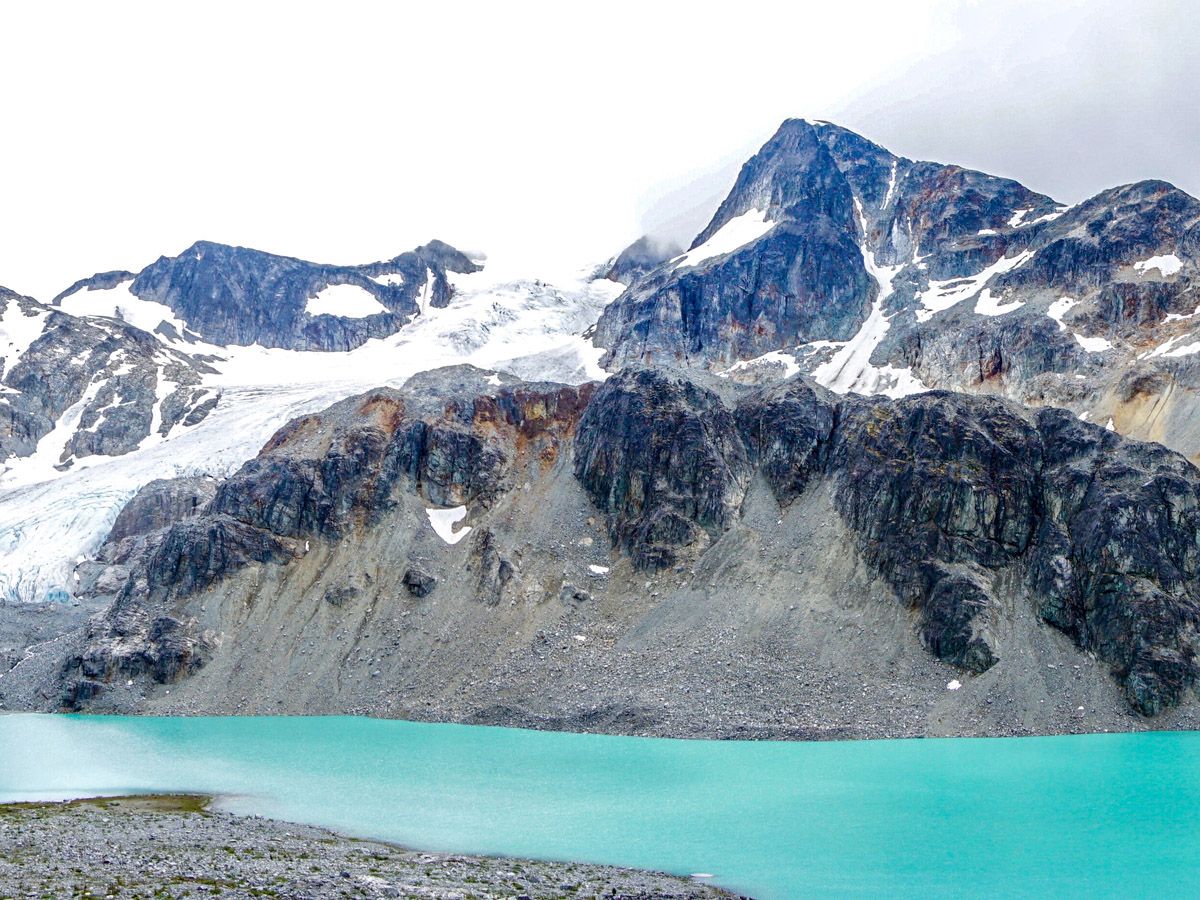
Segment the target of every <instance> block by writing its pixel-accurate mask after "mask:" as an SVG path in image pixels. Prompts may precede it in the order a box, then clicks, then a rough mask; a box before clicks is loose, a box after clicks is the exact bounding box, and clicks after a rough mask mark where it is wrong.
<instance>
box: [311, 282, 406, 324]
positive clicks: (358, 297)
mask: <svg viewBox="0 0 1200 900" xmlns="http://www.w3.org/2000/svg"><path fill="white" fill-rule="evenodd" d="M304 311H305V312H306V313H308V314H309V315H310V316H336V317H338V318H339V319H365V318H367V317H368V316H377V315H379V314H380V313H385V312H387V311H388V310H387V307H386V306H384V305H383V304H382V303H380V302H379V300H378V299H377V298H376V297H375V295H374V294H372V293H371V292H370V291H368V290H366V289H365V288H362V287H359V286H358V285H357V284H330V285H326V286H325V287H323V288H321V290H319V291H317V294H316V296H314V297H309V298H308V302H307V303H305V304H304Z"/></svg>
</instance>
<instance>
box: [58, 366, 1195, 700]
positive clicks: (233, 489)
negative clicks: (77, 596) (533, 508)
mask: <svg viewBox="0 0 1200 900" xmlns="http://www.w3.org/2000/svg"><path fill="white" fill-rule="evenodd" d="M593 392H594V395H593ZM569 448H573V467H574V473H575V476H576V478H577V479H578V482H579V483H580V484H581V485H582V487H583V488H584V490H585V491H586V492H587V494H588V496H590V497H591V499H592V500H593V502H594V503H595V505H596V506H597V507H598V508H599V510H600V511H601V512H602V513H603V514H604V517H605V522H606V525H607V529H608V533H609V535H610V536H611V539H612V542H613V544H614V545H615V546H616V547H618V548H620V549H621V550H622V551H623V552H624V553H626V554H628V556H629V558H630V560H631V562H632V564H633V566H634V567H635V568H636V569H642V570H646V571H648V572H651V573H653V572H656V571H660V570H664V569H670V568H674V571H676V572H680V571H685V570H686V569H687V568H688V567H689V566H694V565H696V564H697V562H698V560H699V559H700V558H702V557H703V556H704V554H705V553H706V551H707V550H708V549H709V548H710V547H712V546H713V545H714V543H715V542H717V541H720V540H721V539H722V536H723V535H725V534H726V533H727V532H729V531H730V530H732V529H735V528H741V527H744V526H743V525H742V524H741V520H742V514H743V513H742V507H743V503H744V500H745V498H746V497H747V495H748V491H749V490H750V488H751V485H752V483H753V482H754V481H755V479H758V478H761V479H763V480H765V483H766V485H767V486H768V489H769V491H770V492H771V494H773V495H774V498H775V500H776V501H777V502H778V504H779V505H780V506H781V507H785V508H786V507H788V506H789V505H790V504H792V503H795V502H797V501H798V500H799V499H800V498H802V497H803V496H805V494H806V492H808V491H811V490H814V489H816V487H817V486H819V485H822V484H824V485H828V486H829V487H830V488H831V490H832V497H833V507H834V509H835V510H836V512H837V514H838V515H839V516H840V517H841V518H842V520H843V521H844V523H845V524H846V526H847V529H848V532H847V533H848V534H849V535H851V536H852V539H853V541H854V542H855V544H856V545H857V549H858V552H859V554H860V558H861V559H862V560H863V561H864V562H865V563H866V564H867V565H868V566H869V567H871V569H873V570H874V571H875V572H876V573H878V574H879V575H880V576H881V577H882V578H883V579H884V580H885V581H886V582H887V583H888V584H890V585H891V587H892V589H893V590H894V592H895V597H896V599H897V600H898V601H899V602H900V603H902V604H903V605H905V606H906V607H908V608H909V609H911V610H912V612H913V616H914V623H915V627H916V629H917V632H918V634H919V636H920V638H921V640H922V641H923V643H924V645H925V646H926V647H927V648H928V649H929V651H930V652H931V653H933V654H934V655H936V656H937V657H939V658H941V659H943V660H945V661H947V662H950V663H952V664H954V665H956V666H959V667H961V668H962V669H964V670H967V671H970V672H975V673H979V672H984V671H986V670H988V669H989V668H991V667H992V666H993V665H995V664H996V662H997V661H998V660H999V659H1000V658H1001V657H1002V656H1003V653H1004V650H1003V647H1004V641H1003V640H1002V639H1001V636H1000V633H999V632H998V631H997V628H998V627H999V623H1000V622H1001V621H1003V622H1005V623H1007V624H1006V625H1005V626H1004V627H1007V628H1011V627H1013V626H1012V624H1011V623H1012V621H1013V615H1012V612H1011V609H1012V607H1013V606H1014V605H1023V606H1025V607H1027V608H1028V609H1029V610H1030V611H1031V612H1032V613H1034V614H1035V615H1036V616H1037V617H1039V618H1040V619H1041V620H1042V621H1044V622H1046V623H1048V624H1049V625H1051V626H1053V627H1054V628H1056V629H1058V630H1060V631H1061V632H1062V633H1064V634H1065V635H1067V636H1068V637H1069V638H1070V639H1071V640H1072V641H1073V642H1074V643H1075V644H1076V645H1077V646H1078V647H1079V648H1080V649H1081V650H1084V651H1088V652H1091V653H1094V654H1095V655H1096V656H1097V657H1099V658H1100V659H1102V660H1103V661H1104V662H1105V663H1106V664H1107V665H1108V666H1109V667H1110V669H1111V671H1112V674H1113V677H1114V678H1115V679H1116V680H1117V682H1118V683H1119V684H1120V685H1121V687H1122V688H1123V690H1124V692H1125V695H1126V697H1127V699H1128V702H1129V704H1130V705H1131V706H1132V707H1133V708H1134V709H1136V710H1137V711H1139V712H1141V713H1143V714H1145V715H1153V714H1155V713H1157V712H1159V711H1161V710H1163V709H1165V708H1167V707H1170V706H1172V705H1174V704H1176V703H1178V702H1179V701H1180V700H1181V699H1182V697H1183V695H1184V694H1185V693H1186V692H1188V691H1190V690H1192V689H1193V688H1194V687H1195V685H1196V683H1197V678H1198V676H1200V666H1198V664H1197V660H1196V649H1197V646H1198V642H1200V569H1198V565H1200V476H1198V473H1197V471H1196V469H1195V468H1194V467H1193V466H1192V465H1191V464H1190V463H1188V462H1187V461H1186V460H1184V459H1183V458H1182V457H1180V456H1178V455H1177V454H1175V453H1172V452H1171V451H1168V450H1166V449H1164V448H1162V447H1161V446H1158V445H1155V444H1149V443H1141V442H1138V441H1133V440H1129V439H1125V438H1122V437H1120V436H1119V435H1116V434H1114V433H1113V432H1110V431H1107V430H1105V429H1103V428H1100V427H1097V426H1094V425H1089V424H1087V423H1084V422H1080V421H1079V420H1078V419H1077V418H1075V417H1074V416H1072V415H1070V414H1069V413H1066V412H1063V411H1061V410H1054V409H1045V410H1041V411H1038V412H1035V413H1031V412H1027V411H1024V410H1022V409H1021V408H1020V407H1018V406H1016V405H1015V404H1012V403H1010V402H1008V401H1004V400H1000V399H996V398H985V397H971V396H966V395H960V394H952V393H947V392H930V393H926V394H921V395H917V396H914V397H909V398H906V399H904V400H900V401H889V400H884V399H882V398H870V399H868V398H859V397H853V396H851V397H845V398H843V397H838V396H836V395H833V394H831V393H829V392H828V391H825V390H824V389H822V388H820V387H817V386H815V385H813V384H812V383H811V382H810V381H808V380H806V379H803V378H800V377H797V378H793V379H790V380H788V381H785V382H781V383H777V384H774V385H771V386H768V387H763V388H758V389H754V390H748V389H745V388H742V387H740V386H738V385H735V384H732V383H730V382H728V381H725V380H722V379H711V378H708V377H704V376H698V375H696V374H695V373H690V374H689V373H687V372H685V371H681V370H663V369H642V368H632V369H628V370H626V371H623V372H621V373H619V374H617V375H616V376H614V377H612V378H610V379H609V380H608V381H607V382H605V383H604V384H603V385H601V386H600V387H599V388H596V387H595V386H593V385H585V386H583V387H581V388H568V387H562V386H554V385H524V384H509V385H505V386H503V387H496V386H494V385H491V384H488V383H487V382H485V381H484V380H483V379H482V377H481V376H480V375H479V374H478V373H475V372H473V370H470V369H468V368H460V369H451V370H443V371H441V372H435V373H429V374H428V375H425V376H421V377H419V378H418V379H414V381H413V382H411V383H410V384H409V385H407V386H406V388H405V390H404V391H391V390H382V391H376V392H372V393H371V394H368V395H364V396H362V397H356V398H352V399H350V400H346V401H343V402H341V403H339V404H336V405H335V406H333V407H331V408H330V409H328V410H326V411H325V412H324V413H321V414H319V415H316V416H308V417H304V418H301V419H297V420H295V421H293V422H292V423H290V424H289V425H288V426H286V427H285V428H283V429H281V430H280V431H279V432H278V433H277V434H276V435H275V437H274V438H272V440H271V441H270V442H269V443H268V444H267V446H266V447H265V448H264V449H263V451H262V453H261V454H260V455H259V457H258V458H256V459H255V460H252V461H251V462H249V463H247V464H246V465H245V466H243V467H242V469H241V470H240V471H239V472H238V473H237V474H236V475H234V476H233V477H231V478H230V479H228V480H226V481H225V482H223V483H222V484H221V485H220V486H219V487H218V488H217V489H216V491H215V492H213V493H212V494H211V496H212V499H211V500H210V501H209V502H208V503H207V504H206V505H205V506H203V507H202V508H200V509H199V510H198V509H197V506H196V505H195V504H194V503H192V502H190V501H189V499H188V498H189V497H193V496H195V494H196V487H195V486H191V485H187V484H184V485H180V486H177V487H175V488H170V489H168V488H166V487H159V488H157V489H155V490H152V491H148V492H146V494H145V495H144V496H140V497H139V498H138V499H136V500H135V502H134V503H133V504H132V505H131V508H130V510H129V511H128V514H127V515H123V516H122V519H121V520H119V525H120V526H121V527H120V528H119V529H118V530H119V531H120V532H121V533H122V534H125V535H126V536H124V537H123V538H122V539H121V540H119V541H117V542H116V543H115V544H113V545H112V546H113V547H114V548H115V549H114V550H113V551H111V553H110V557H111V561H112V562H114V563H117V564H119V565H117V566H116V569H117V570H118V571H122V572H127V573H128V574H127V577H126V580H125V582H124V585H123V587H122V588H121V590H120V593H119V597H118V599H117V600H116V602H115V603H114V604H113V606H112V608H111V609H110V610H109V612H108V613H107V614H106V616H105V618H104V620H103V621H102V622H100V623H98V624H97V625H96V626H95V630H94V632H93V634H92V636H91V639H90V644H89V648H88V649H87V650H86V651H85V652H84V653H83V654H81V655H80V656H79V657H78V658H75V659H73V660H72V661H71V662H70V663H69V664H68V672H69V673H72V674H71V675H70V677H69V678H68V685H69V687H68V700H69V702H74V700H75V699H76V698H77V697H82V696H83V695H88V696H90V694H88V692H93V693H94V692H95V691H97V690H100V688H99V687H96V686H95V685H92V686H90V687H83V688H81V689H80V690H82V691H83V694H79V693H78V691H77V690H76V687H72V686H70V685H76V683H77V682H78V681H79V679H80V678H81V677H82V678H83V680H85V681H88V680H90V681H93V682H96V681H98V682H103V681H104V680H105V679H111V678H113V677H120V676H123V675H124V673H126V672H129V671H138V672H143V671H151V672H152V673H153V674H154V677H155V678H163V677H177V676H178V675H179V674H180V673H186V671H187V670H188V666H194V665H200V664H202V662H203V659H204V654H205V653H206V652H208V650H209V649H211V644H212V638H211V636H208V637H206V636H205V634H204V633H203V632H202V631H200V630H198V629H197V627H196V626H195V624H194V623H193V624H191V625H189V624H188V623H187V621H184V620H180V624H172V625H170V627H169V628H166V627H165V626H164V627H163V628H159V625H158V624H156V623H159V620H160V619H161V618H162V617H163V616H164V615H168V616H169V615H172V612H171V611H172V609H173V607H172V606H171V605H170V604H171V601H172V598H183V597H186V596H188V595H191V594H194V593H195V592H197V591H202V590H205V589H207V588H208V587H210V586H212V585H214V584H216V583H218V582H219V581H221V580H223V579H225V578H227V577H228V576H230V575H231V574H233V573H234V572H236V571H238V570H239V569H242V568H245V567H247V566H251V565H255V564H269V565H277V564H287V563H288V561H289V560H291V559H295V558H298V557H300V556H303V555H304V554H305V553H306V551H307V548H308V542H310V541H315V540H320V541H324V542H327V543H337V542H339V541H342V540H346V539H348V538H354V536H355V535H360V536H361V535H362V534H364V530H365V529H370V528H372V527H374V526H376V525H377V524H378V523H379V522H380V521H381V520H382V518H383V517H384V516H385V515H386V514H387V513H388V511H389V510H391V509H393V508H394V507H395V505H396V503H397V501H398V498H399V493H398V492H401V491H403V492H406V493H407V492H412V493H415V494H417V495H418V496H420V497H421V498H422V500H423V501H424V502H426V503H430V504H432V505H436V506H448V505H458V504H466V505H468V506H472V507H476V508H479V507H482V508H486V507H488V506H490V505H491V504H492V503H494V502H496V501H497V500H498V499H499V498H501V497H502V496H503V495H505V494H506V493H507V492H508V491H510V490H512V489H513V488H514V487H515V486H516V484H517V480H518V479H520V480H521V481H522V482H523V483H524V484H525V487H524V490H529V481H530V480H533V481H536V480H537V479H538V478H539V477H540V473H542V472H544V471H546V467H547V466H550V465H552V464H553V462H554V461H555V460H556V459H558V458H559V455H560V454H561V453H562V452H564V451H565V450H568V449H569ZM209 490H210V489H207V488H205V489H204V491H205V493H208V492H209ZM175 516H182V517H183V518H181V519H179V520H178V521H173V522H172V521H170V520H171V519H172V518H173V517H175ZM781 521H782V520H781ZM125 523H134V524H132V525H127V524H125ZM150 527H157V530H155V531H150V532H149V533H144V532H145V529H146V528H150ZM127 532H128V533H127ZM126 533H127V534H126ZM470 546H471V548H472V550H471V553H470V556H469V559H470V562H469V564H468V571H469V572H470V573H473V574H472V575H471V577H473V578H474V579H476V581H477V595H478V599H479V601H480V602H482V603H485V604H488V605H492V604H496V603H497V602H499V599H500V598H501V597H502V596H503V595H504V592H505V590H506V589H507V586H508V585H509V583H510V582H511V581H512V580H513V578H514V576H515V574H516V572H517V565H516V563H515V561H514V560H511V559H508V558H506V557H505V556H504V550H503V545H502V544H500V543H499V542H497V541H496V540H495V538H494V535H493V534H492V533H491V531H490V530H488V529H486V528H484V529H480V530H479V532H478V533H477V534H475V535H473V536H472V537H471V543H470ZM122 565H123V568H122ZM107 577H108V579H109V581H111V580H112V574H111V573H109V574H108V576H107ZM794 577H795V579H796V587H797V590H801V591H802V590H803V589H804V583H805V575H804V573H801V572H797V573H795V576H794ZM410 581H411V583H412V584H415V585H416V586H417V587H418V589H419V590H418V592H417V593H418V595H419V591H425V590H427V589H429V587H430V586H429V584H427V583H426V580H425V579H424V578H423V577H418V576H414V579H410ZM406 583H407V582H406ZM364 589H365V588H362V587H358V588H356V589H355V590H356V594H355V595H357V593H360V592H361V591H362V590H364ZM338 596H341V594H338ZM331 602H332V601H331ZM1022 627H1027V626H1022ZM153 634H161V636H162V640H165V641H166V643H165V644H163V645H162V646H159V644H161V643H162V641H159V639H157V638H152V637H151V635H153ZM156 642H157V643H156ZM206 648H207V649H206ZM160 659H161V660H165V662H161V663H160V662H154V661H155V660H160ZM148 660H150V661H151V662H148ZM147 666H149V669H147ZM89 673H92V674H89ZM96 673H100V674H96Z"/></svg>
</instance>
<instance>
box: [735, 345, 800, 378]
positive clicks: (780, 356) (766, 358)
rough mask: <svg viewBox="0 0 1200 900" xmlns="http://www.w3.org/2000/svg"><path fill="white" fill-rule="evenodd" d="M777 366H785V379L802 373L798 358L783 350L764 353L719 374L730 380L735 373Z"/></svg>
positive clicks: (740, 361) (744, 360)
mask: <svg viewBox="0 0 1200 900" xmlns="http://www.w3.org/2000/svg"><path fill="white" fill-rule="evenodd" d="M776 364H778V365H782V366H783V377H784V378H791V377H792V376H793V375H795V374H796V373H797V372H799V371H800V364H799V363H797V362H796V357H794V356H792V354H790V353H785V352H783V351H782V350H772V351H771V352H770V353H764V354H763V355H762V356H756V357H754V358H753V359H743V360H739V361H738V362H735V363H734V364H733V365H732V366H730V367H729V368H728V369H726V370H725V371H723V372H718V373H717V374H718V375H720V376H721V377H722V378H728V377H729V376H730V375H731V374H732V373H734V372H744V371H746V370H748V369H756V368H759V367H760V366H769V365H776Z"/></svg>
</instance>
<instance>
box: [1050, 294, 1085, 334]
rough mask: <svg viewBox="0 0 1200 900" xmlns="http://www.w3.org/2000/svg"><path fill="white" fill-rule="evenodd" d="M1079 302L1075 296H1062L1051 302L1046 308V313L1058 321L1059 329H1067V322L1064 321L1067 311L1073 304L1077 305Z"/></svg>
mask: <svg viewBox="0 0 1200 900" xmlns="http://www.w3.org/2000/svg"><path fill="white" fill-rule="evenodd" d="M1078 303H1079V301H1078V300H1076V299H1075V298H1074V297H1060V298H1059V299H1058V300H1055V301H1054V302H1053V303H1051V304H1050V306H1049V307H1048V308H1047V310H1046V315H1048V316H1049V317H1050V318H1052V319H1053V320H1054V321H1055V322H1057V323H1058V330H1059V331H1066V330H1067V324H1066V323H1065V322H1064V321H1063V316H1065V315H1066V314H1067V311H1068V310H1069V309H1070V308H1071V307H1072V306H1075V305H1077V304H1078Z"/></svg>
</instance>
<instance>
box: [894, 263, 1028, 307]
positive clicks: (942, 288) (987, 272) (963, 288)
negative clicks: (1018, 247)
mask: <svg viewBox="0 0 1200 900" xmlns="http://www.w3.org/2000/svg"><path fill="white" fill-rule="evenodd" d="M1032 257H1033V251H1032V250H1025V251H1023V252H1021V253H1018V254H1017V255H1016V256H1002V257H1001V258H1000V259H998V260H996V261H995V262H994V263H992V264H991V265H990V266H988V267H987V268H986V269H983V270H982V271H980V272H976V273H975V274H974V275H967V276H964V277H962V278H947V279H946V280H944V281H931V282H929V287H928V288H927V289H926V290H924V291H922V292H921V294H920V295H919V296H918V298H917V299H919V300H920V302H921V305H920V308H919V309H918V310H917V321H918V322H928V321H929V320H930V319H931V318H933V316H934V314H935V313H939V312H942V311H943V310H947V309H949V308H950V307H952V306H955V305H957V304H959V303H961V302H962V301H963V300H966V299H967V298H969V297H974V296H975V295H976V294H978V293H979V292H980V291H981V290H982V289H983V287H984V285H986V284H987V283H988V282H989V281H991V280H992V279H993V278H995V277H996V276H997V275H1003V274H1004V273H1005V272H1011V271H1012V270H1013V269H1016V268H1018V267H1020V266H1022V265H1024V264H1025V263H1027V262H1028V261H1029V260H1030V259H1031V258H1032Z"/></svg>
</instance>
